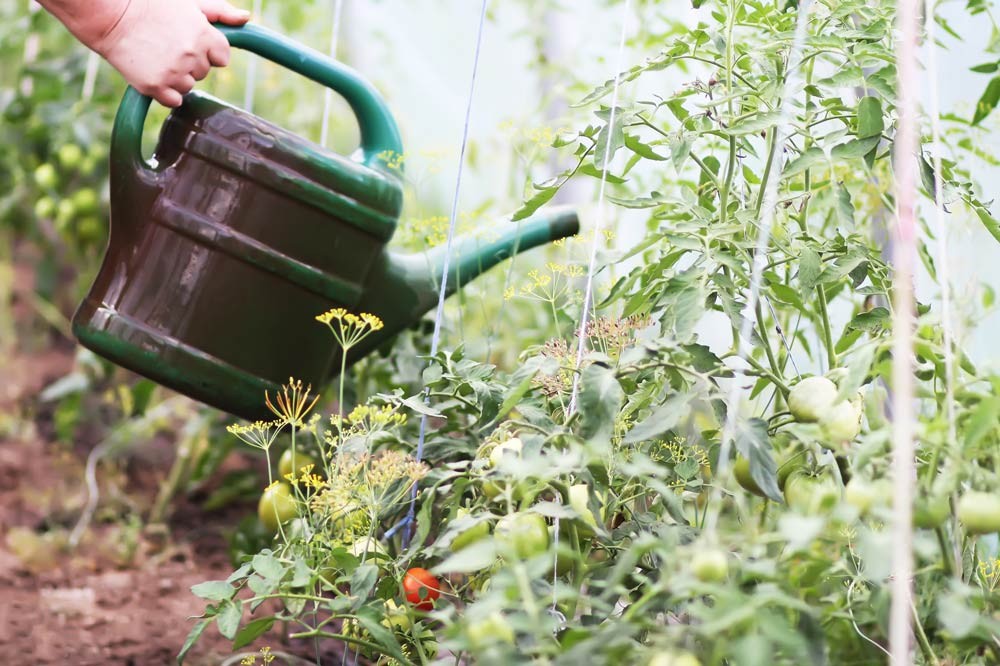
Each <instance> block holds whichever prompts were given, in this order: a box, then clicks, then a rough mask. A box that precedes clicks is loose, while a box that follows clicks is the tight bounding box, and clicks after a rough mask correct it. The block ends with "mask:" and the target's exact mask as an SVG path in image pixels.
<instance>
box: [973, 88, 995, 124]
mask: <svg viewBox="0 0 1000 666" xmlns="http://www.w3.org/2000/svg"><path fill="white" fill-rule="evenodd" d="M997 102H1000V76H995V77H993V78H992V79H990V82H989V83H988V84H986V90H984V91H983V95H982V97H980V98H979V101H978V102H976V113H975V114H974V115H973V116H972V124H973V125H978V124H979V123H981V122H982V121H983V120H984V119H985V118H986V116H988V115H990V113H992V112H993V109H995V108H996V106H997Z"/></svg>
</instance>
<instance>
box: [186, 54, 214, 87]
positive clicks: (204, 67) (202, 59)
mask: <svg viewBox="0 0 1000 666" xmlns="http://www.w3.org/2000/svg"><path fill="white" fill-rule="evenodd" d="M211 69H212V65H211V63H210V62H209V55H208V53H207V52H206V53H202V54H201V55H199V56H198V57H197V58H195V61H194V63H193V64H192V65H191V76H192V77H194V80H195V81H201V80H202V79H203V78H205V77H206V76H208V72H209V70H211Z"/></svg>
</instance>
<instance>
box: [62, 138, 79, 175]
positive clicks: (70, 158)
mask: <svg viewBox="0 0 1000 666" xmlns="http://www.w3.org/2000/svg"><path fill="white" fill-rule="evenodd" d="M56 157H58V158H59V164H60V165H61V166H62V167H63V168H64V169H66V170H68V171H72V170H73V169H75V168H77V167H78V166H80V162H82V161H83V151H82V150H81V149H80V146H78V145H76V144H75V143H66V144H63V145H62V146H59V150H58V152H57V153H56Z"/></svg>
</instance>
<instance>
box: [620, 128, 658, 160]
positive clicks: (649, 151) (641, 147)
mask: <svg viewBox="0 0 1000 666" xmlns="http://www.w3.org/2000/svg"><path fill="white" fill-rule="evenodd" d="M625 147H626V148H628V149H629V150H631V151H632V152H633V153H635V154H636V155H639V156H640V157H645V158H646V159H647V160H656V161H658V162H661V161H663V160H666V159H669V158H667V157H664V156H663V155H660V154H659V153H657V152H656V151H655V150H653V148H652V146H650V145H649V144H646V143H643V142H642V141H640V140H639V137H637V136H635V135H634V134H626V135H625Z"/></svg>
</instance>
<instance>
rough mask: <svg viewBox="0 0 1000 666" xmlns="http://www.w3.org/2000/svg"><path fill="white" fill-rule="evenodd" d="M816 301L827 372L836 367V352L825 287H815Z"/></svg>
mask: <svg viewBox="0 0 1000 666" xmlns="http://www.w3.org/2000/svg"><path fill="white" fill-rule="evenodd" d="M816 295H817V297H818V298H817V300H818V301H819V316H820V320H821V321H822V323H823V345H824V346H825V347H826V358H827V362H828V364H829V368H828V369H829V370H833V369H834V368H836V367H837V352H836V351H835V350H834V348H833V333H832V332H831V330H830V313H829V312H828V311H827V303H826V287H825V286H823V285H817V286H816Z"/></svg>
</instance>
